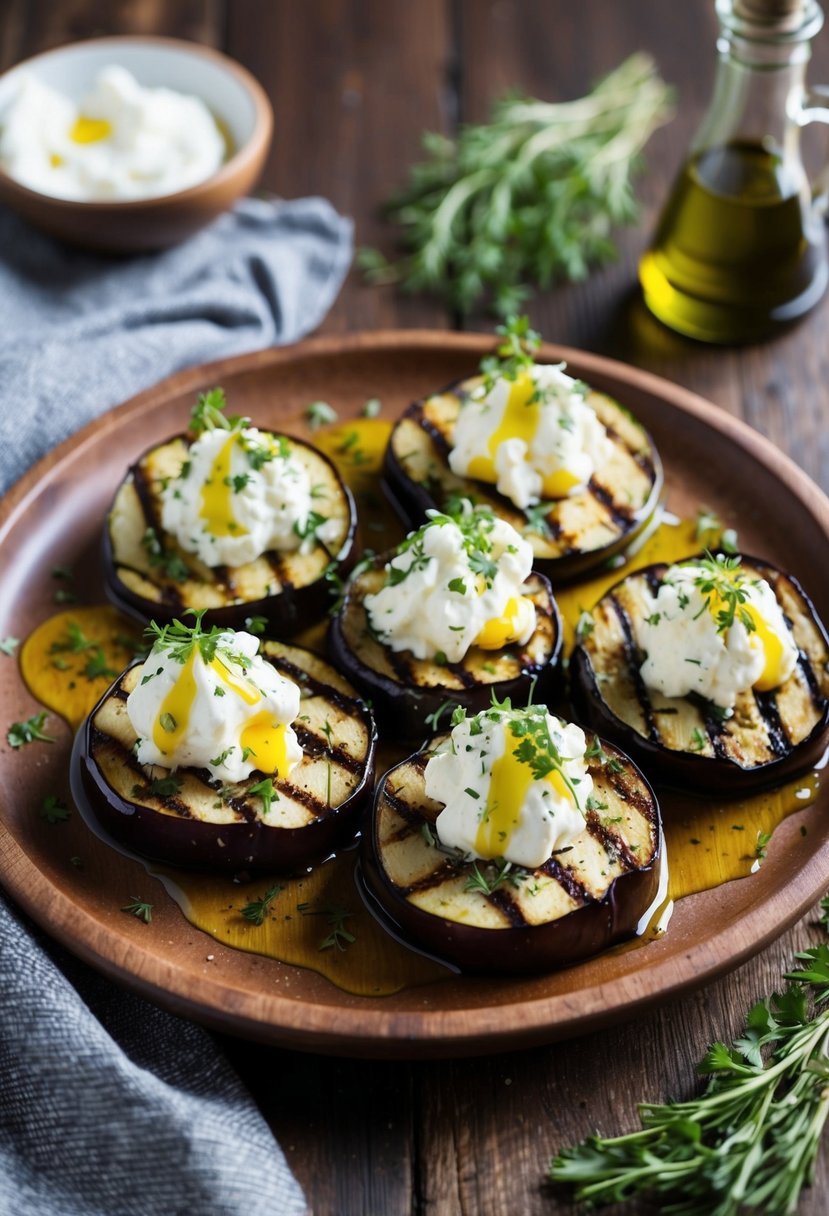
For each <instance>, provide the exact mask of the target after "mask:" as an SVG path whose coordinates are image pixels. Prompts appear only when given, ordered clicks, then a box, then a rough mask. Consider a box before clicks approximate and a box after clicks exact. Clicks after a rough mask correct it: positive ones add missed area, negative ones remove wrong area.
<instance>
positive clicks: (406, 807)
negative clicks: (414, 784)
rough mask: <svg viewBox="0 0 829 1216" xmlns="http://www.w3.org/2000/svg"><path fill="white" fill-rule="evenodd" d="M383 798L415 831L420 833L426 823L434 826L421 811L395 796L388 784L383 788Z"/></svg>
mask: <svg viewBox="0 0 829 1216" xmlns="http://www.w3.org/2000/svg"><path fill="white" fill-rule="evenodd" d="M383 797H384V798H385V800H386V802H387V803H388V804H389V806H390V807H391V809H392V810H393V811H395V812H396V813H397V814H398V815H399V816H400V818H401V819H403V820H405V822H406V823H407V824H409V825H410V826H411V827H412V828H414V829H415V831H417V832H419V831H420V828H421V825H422V824H424V823H428V824H429V826H430V827H432V826H433V824H432V823H431V821H430V820H428V819H426V817H425V816H424V815H423V814H422V813H421V812H420V811H419V810H416V809H415V807H413V806H412V805H411V803H409V802H406V801H405V800H404V799H403V798H400V797H399V796H398V795H397V794H393V793H392V792H391V790H390V789H389V787H388V784H386V785H385V786H384V788H383Z"/></svg>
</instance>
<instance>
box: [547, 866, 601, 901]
mask: <svg viewBox="0 0 829 1216" xmlns="http://www.w3.org/2000/svg"><path fill="white" fill-rule="evenodd" d="M539 870H540V871H541V872H542V873H543V874H546V875H547V876H548V877H549V878H552V879H553V880H554V881H555V882H557V883H558V885H559V886H560V887H562V888H563V889H564V891H565V892H566V893H567V894H568V895H569V896H570V898H571V899H572V900H573V901H574V902H575V903H581V904H586V903H594V902H595V900H596V897H595V895H593V893H592V892H591V891H590V890H589V889H588V888H587V887H586V886H585V885H584V883H582V882H579V880H578V879H577V878H576V876H575V874H574V873H573V871H572V870H570V869H568V868H567V867H566V866H563V865H562V864H561V862H560V861H559V860H558V859H557V858H555V857H548V859H547V860H546V861H545V862H544V864H543V865H542V866H539Z"/></svg>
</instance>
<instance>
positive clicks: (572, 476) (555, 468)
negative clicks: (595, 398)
mask: <svg viewBox="0 0 829 1216" xmlns="http://www.w3.org/2000/svg"><path fill="white" fill-rule="evenodd" d="M563 369H564V364H541V363H537V364H533V365H532V366H530V367H524V368H522V369H521V370H519V371H518V372H517V374H516V375H515V378H514V379H507V378H506V377H505V376H498V377H496V378H495V380H494V383H493V384H492V386H491V387H490V388H488V387H487V382H486V381H485V382H484V383H483V384H481V385H480V386H479V387H477V388H475V389H473V391H472V393H471V395H470V396H469V397H468V398H467V399H466V401H464V403H463V405H462V406H461V410H460V413H459V415H458V420H457V423H456V425H455V432H454V435H453V437H452V450H451V452H450V453H449V466H450V468H451V469H452V471H453V472H454V473H458V474H459V475H461V476H466V477H474V478H476V479H477V480H478V481H486V482H489V483H491V484H494V485H495V487H496V489H497V490H498V492H499V493H500V494H503V495H504V496H505V497H506V498H509V499H510V501H511V502H513V503H514V504H515V506H516V507H518V508H519V509H520V510H526V508H527V507H529V506H534V505H535V504H536V503H539V502H542V501H547V500H548V499H558V498H567V497H569V496H570V495H571V494H575V493H577V492H578V491H580V490H583V489H584V487H585V486H586V485H587V483H588V482H589V481H590V478H591V477H592V475H593V473H594V471H595V470H596V469H597V468H600V467H601V465H602V464H603V463H604V462H605V461H606V460H607V459H608V455H609V452H610V451H611V444H610V440H609V439H608V437H607V432H606V430H605V428H604V426H603V425H602V423H601V422H600V421H599V419H598V418H597V417H596V412H595V410H594V409H593V408H592V406H590V405H588V404H587V402H586V401H585V392H586V386H585V385H584V384H582V383H581V382H580V381H578V380H574V379H572V377H570V376H568V375H566V374H565V372H564V370H563Z"/></svg>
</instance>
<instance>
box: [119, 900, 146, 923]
mask: <svg viewBox="0 0 829 1216" xmlns="http://www.w3.org/2000/svg"><path fill="white" fill-rule="evenodd" d="M121 911H122V912H129V914H130V916H135V917H137V918H138V920H143V922H144V924H145V925H148V924H149V923H150V921H151V920H152V919H153V905H152V904H148V903H145V902H144V900H143V899H139V898H138V896H137V895H131V896H130V902H129V903H128V904H124V906H123V907H122V908H121Z"/></svg>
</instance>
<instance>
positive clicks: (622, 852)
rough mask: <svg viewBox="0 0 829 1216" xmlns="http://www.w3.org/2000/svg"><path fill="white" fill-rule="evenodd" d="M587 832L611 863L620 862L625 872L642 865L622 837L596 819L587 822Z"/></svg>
mask: <svg viewBox="0 0 829 1216" xmlns="http://www.w3.org/2000/svg"><path fill="white" fill-rule="evenodd" d="M587 831H588V832H589V833H590V835H591V836H592V837H593V839H594V840H597V841H598V842H599V844H600V845H601V846H602V848H603V849H604V851H605V853H607V856H608V859H609V860H610V861H611V862H614V861H618V862H621V863H622V865H623V867H624V869H625V870H636V869H639V867H640V866H641V865H642V862H641V861H639V860H638V858H637V857H636V854H635V853H633V851H632V850H631V848H630V846H629V845H628V842H627V841H626V840H625V838H624V836H620V835H619V833H618V832H613V831H611V830H610V828H608V827H606V826H605V825H604V824H603V823H602V822H601V820H600V819H599V818H598V817H597V818H595V819H593V818H592V817H591V818H590V819H588V820H587Z"/></svg>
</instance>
